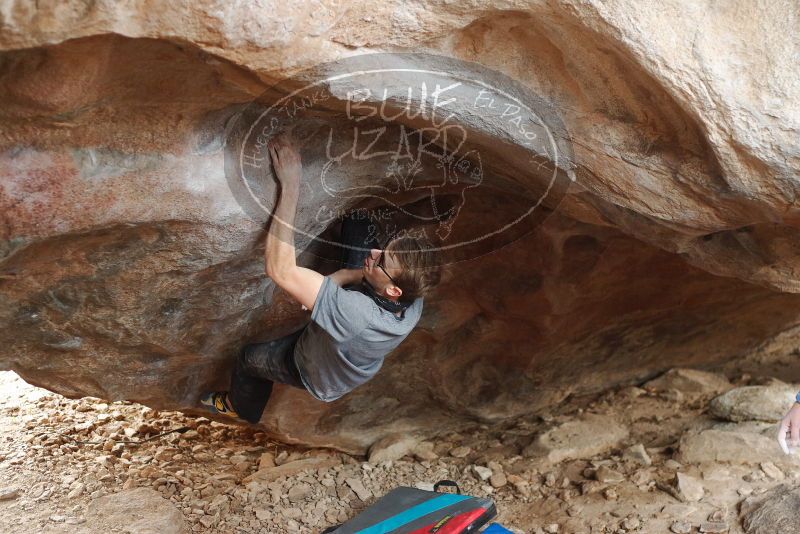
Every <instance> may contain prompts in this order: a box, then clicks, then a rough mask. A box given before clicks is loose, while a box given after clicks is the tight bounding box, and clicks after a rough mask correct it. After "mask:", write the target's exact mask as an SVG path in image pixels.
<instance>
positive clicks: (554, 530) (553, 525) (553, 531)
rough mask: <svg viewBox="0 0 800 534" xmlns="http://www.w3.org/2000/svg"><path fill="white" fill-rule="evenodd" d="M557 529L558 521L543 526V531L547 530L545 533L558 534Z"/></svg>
mask: <svg viewBox="0 0 800 534" xmlns="http://www.w3.org/2000/svg"><path fill="white" fill-rule="evenodd" d="M558 529H559V525H558V523H550V524H549V525H545V526H544V531H545V532H547V534H558Z"/></svg>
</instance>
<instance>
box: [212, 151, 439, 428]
mask: <svg viewBox="0 0 800 534" xmlns="http://www.w3.org/2000/svg"><path fill="white" fill-rule="evenodd" d="M268 148H269V154H270V158H271V160H272V165H273V169H274V172H275V176H276V178H277V179H278V181H279V182H280V186H281V192H280V197H279V200H278V203H277V206H276V207H275V212H274V214H273V218H272V219H273V220H272V224H271V226H270V229H269V232H268V234H267V242H266V249H265V262H266V274H267V276H269V277H270V278H271V279H272V281H273V282H275V284H277V285H278V286H280V287H281V288H282V289H283V290H284V291H286V292H287V293H289V295H291V296H292V297H293V298H294V299H295V300H297V301H298V302H299V303H300V304H302V305H303V306H304V307H305V308H307V309H309V310H311V322H310V323H308V324H307V325H306V326H305V327H303V328H301V329H300V330H297V331H296V332H294V333H292V334H289V335H288V336H285V337H282V338H280V339H277V340H274V341H270V342H267V343H257V344H250V345H246V346H245V347H244V348H243V349H242V351H241V353H240V355H239V357H238V358H237V361H236V366H235V368H234V371H233V375H232V377H231V385H230V391H215V392H211V393H208V394H206V395H205V396H204V397H203V398H202V399H201V403H202V404H203V405H204V406H206V407H207V408H208V409H209V410H210V411H212V412H215V413H220V414H224V415H227V416H230V417H232V418H236V419H244V420H245V421H248V422H250V423H258V421H259V420H260V419H261V415H262V413H263V411H264V407H265V406H266V404H267V401H268V400H269V396H270V394H271V392H272V384H273V383H274V382H279V383H281V384H288V385H290V386H293V387H297V388H301V389H305V390H307V391H308V392H309V393H310V394H311V395H312V396H313V397H315V398H316V399H318V400H321V401H326V402H329V401H333V400H335V399H338V398H339V397H341V396H342V395H345V394H346V393H348V392H350V391H352V390H353V389H354V388H356V387H357V386H359V385H361V384H363V383H364V382H366V381H368V380H369V379H370V378H372V377H373V376H374V375H375V373H377V372H378V370H379V369H380V368H381V365H382V364H383V359H384V357H385V356H386V355H387V354H388V353H390V352H391V351H392V350H394V349H395V348H396V347H397V346H398V345H399V344H400V342H401V341H403V339H405V338H406V336H407V335H408V334H409V332H411V330H412V329H413V328H414V326H415V325H416V324H417V321H418V320H419V318H420V315H421V313H422V300H423V296H425V295H426V294H427V293H428V292H429V291H430V289H431V288H432V287H433V286H435V285H436V284H437V283H438V282H439V279H440V267H439V258H438V257H437V254H436V252H435V251H434V250H433V249H432V247H431V245H430V242H428V241H426V240H423V239H420V238H416V237H405V236H404V237H397V238H396V239H390V240H389V242H388V243H386V244H384V245H383V246H382V247H379V245H378V244H377V243H376V242H375V241H374V237H373V238H370V237H369V236H370V235H374V232H368V231H367V228H366V224H367V223H366V221H358V220H353V219H345V220H344V221H343V224H342V241H343V244H344V245H346V247H345V265H346V267H349V268H344V269H340V270H339V271H336V272H335V273H333V274H331V275H329V276H323V275H321V274H320V273H318V272H316V271H312V270H310V269H306V268H304V267H300V266H298V265H297V263H296V261H295V248H294V227H293V225H294V219H295V212H296V209H297V201H298V197H299V195H300V182H301V176H302V165H301V162H300V154H299V153H298V151H297V149H296V148H295V147H294V146H293V144H292V143H290V141H289V140H288V139H287V138H286V137H285V136H276V137H273V138H272V139H271V140H270V141H269V143H268ZM372 244H374V245H375V248H371V249H370V248H368V247H370V246H371V245H372ZM367 250H369V252H367ZM347 286H351V287H347Z"/></svg>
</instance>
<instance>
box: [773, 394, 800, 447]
mask: <svg viewBox="0 0 800 534" xmlns="http://www.w3.org/2000/svg"><path fill="white" fill-rule="evenodd" d="M787 436H788V438H789V442H788V446H787V442H786V438H787ZM778 443H779V444H780V446H781V449H783V452H785V453H786V454H791V452H793V451H792V450H790V449H789V447H792V448H795V447H798V446H800V403H798V402H795V403H794V404H793V405H792V407H791V408H790V409H789V411H788V412H787V414H786V415H785V416H784V418H783V419H781V423H780V425H779V426H778Z"/></svg>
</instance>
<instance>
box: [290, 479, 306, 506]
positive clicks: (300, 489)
mask: <svg viewBox="0 0 800 534" xmlns="http://www.w3.org/2000/svg"><path fill="white" fill-rule="evenodd" d="M309 495H311V486H309V485H308V484H304V483H303V484H295V485H294V486H292V487H291V488H290V489H289V493H288V498H289V502H299V501H304V500H305V499H306V498H307V497H308V496H309Z"/></svg>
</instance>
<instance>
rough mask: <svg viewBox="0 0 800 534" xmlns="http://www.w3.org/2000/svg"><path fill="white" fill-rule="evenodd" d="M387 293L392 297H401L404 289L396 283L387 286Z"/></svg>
mask: <svg viewBox="0 0 800 534" xmlns="http://www.w3.org/2000/svg"><path fill="white" fill-rule="evenodd" d="M386 294H387V295H388V296H390V297H392V298H396V299H398V298H400V295H402V294H403V290H402V289H400V288H399V287H397V286H395V285H390V286H389V287H387V288H386Z"/></svg>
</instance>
